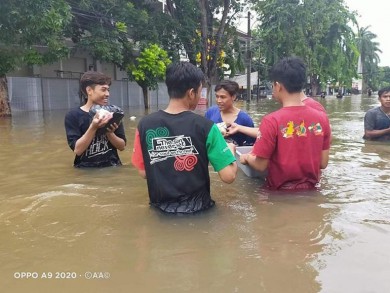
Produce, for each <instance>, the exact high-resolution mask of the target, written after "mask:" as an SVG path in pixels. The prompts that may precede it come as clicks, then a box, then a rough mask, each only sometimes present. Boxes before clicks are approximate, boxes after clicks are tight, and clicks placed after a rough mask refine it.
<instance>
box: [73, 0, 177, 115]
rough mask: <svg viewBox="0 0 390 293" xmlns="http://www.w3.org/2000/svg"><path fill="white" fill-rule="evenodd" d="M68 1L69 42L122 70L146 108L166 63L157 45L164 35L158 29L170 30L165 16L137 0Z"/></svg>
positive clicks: (168, 61) (161, 76)
mask: <svg viewBox="0 0 390 293" xmlns="http://www.w3.org/2000/svg"><path fill="white" fill-rule="evenodd" d="M68 1H69V2H71V3H72V12H73V14H74V15H75V18H74V19H73V23H72V29H71V30H70V31H69V36H70V37H71V38H72V40H73V42H74V43H75V44H76V46H77V47H80V48H83V49H84V50H86V51H87V52H89V54H91V55H92V56H93V58H94V59H96V60H100V61H105V62H110V63H114V64H116V65H117V66H118V67H119V68H120V69H122V70H125V71H126V72H127V75H128V77H129V79H130V80H134V81H136V82H137V83H138V85H139V86H140V87H141V88H142V91H143V95H144V107H145V109H148V108H149V103H148V90H149V89H155V88H156V86H157V82H158V81H160V80H161V79H163V77H164V76H165V69H166V66H167V65H168V64H169V63H170V60H169V58H168V54H167V52H166V51H165V50H163V49H162V48H161V47H160V46H159V45H158V44H157V43H158V42H159V41H160V40H161V39H162V36H161V35H160V34H159V33H160V32H164V31H163V30H160V27H168V28H169V27H172V26H171V25H168V23H167V17H164V16H163V15H162V11H161V12H156V11H155V10H154V9H153V7H152V6H151V5H148V3H146V2H145V1H140V0H137V1H132V2H130V1H127V0H111V1H94V0H86V1H82V2H80V3H75V2H73V1H71V0H68ZM149 3H150V4H153V3H152V2H149ZM151 15H153V17H151ZM161 22H165V25H162V23H161ZM163 35H164V36H165V35H166V33H164V34H163ZM165 40H166V39H165ZM168 44H169V43H168ZM139 53H140V55H139V56H138V54H139Z"/></svg>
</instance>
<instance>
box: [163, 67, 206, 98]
mask: <svg viewBox="0 0 390 293" xmlns="http://www.w3.org/2000/svg"><path fill="white" fill-rule="evenodd" d="M204 80H205V76H204V74H203V72H202V70H201V69H200V68H198V67H196V66H195V65H193V64H191V63H189V62H178V63H172V64H170V65H169V66H168V67H167V70H166V77H165V84H166V85H167V89H168V95H169V98H176V99H178V98H183V97H184V95H185V94H186V92H187V91H188V90H189V89H195V90H196V89H198V88H199V86H200V85H201V84H202V83H203V82H204Z"/></svg>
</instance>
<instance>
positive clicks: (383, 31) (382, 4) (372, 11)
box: [344, 0, 390, 66]
mask: <svg viewBox="0 0 390 293" xmlns="http://www.w3.org/2000/svg"><path fill="white" fill-rule="evenodd" d="M344 2H345V3H346V5H347V6H348V7H349V8H351V10H357V11H358V13H359V15H360V16H359V17H358V23H359V26H360V27H366V26H371V27H370V28H369V30H370V31H371V32H373V33H374V34H376V35H377V36H378V37H377V39H376V41H377V42H378V43H379V49H381V51H382V53H378V55H379V57H380V59H381V61H380V63H379V65H380V66H390V33H389V28H390V17H389V10H388V8H387V6H388V4H387V3H389V2H388V0H344Z"/></svg>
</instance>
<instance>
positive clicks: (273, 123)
mask: <svg viewBox="0 0 390 293" xmlns="http://www.w3.org/2000/svg"><path fill="white" fill-rule="evenodd" d="M270 78H271V80H272V81H273V92H272V96H273V98H274V99H276V100H277V101H279V102H280V103H281V104H282V108H281V109H279V110H277V111H275V112H272V113H270V114H268V115H266V116H264V117H263V119H262V121H261V123H260V127H259V131H258V136H257V139H256V142H255V144H254V146H253V149H252V151H251V153H249V154H243V155H241V156H240V162H241V163H242V164H248V165H250V166H251V167H253V168H254V169H256V170H258V171H265V170H268V175H267V178H266V185H267V187H268V188H270V189H287V190H302V189H314V188H317V187H319V181H320V175H321V169H324V168H326V167H327V165H328V161H329V148H330V138H331V130H330V125H329V120H328V117H327V116H326V114H324V113H323V112H320V111H317V110H315V109H313V108H311V107H309V106H307V105H305V104H304V103H303V102H302V95H304V93H303V87H304V85H305V83H306V65H305V64H304V63H303V61H302V60H301V59H300V58H297V57H289V58H284V59H282V60H280V61H279V62H277V63H276V64H275V65H274V66H273V68H272V70H271V73H270Z"/></svg>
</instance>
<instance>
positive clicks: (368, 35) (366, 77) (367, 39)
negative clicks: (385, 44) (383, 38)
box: [356, 26, 382, 93]
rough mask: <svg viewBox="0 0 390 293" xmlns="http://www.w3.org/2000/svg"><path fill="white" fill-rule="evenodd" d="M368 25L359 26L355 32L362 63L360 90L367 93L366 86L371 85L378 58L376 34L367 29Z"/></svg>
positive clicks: (376, 69)
mask: <svg viewBox="0 0 390 293" xmlns="http://www.w3.org/2000/svg"><path fill="white" fill-rule="evenodd" d="M369 28H370V26H367V27H362V28H359V30H358V33H357V39H356V41H357V47H358V50H359V53H360V57H359V58H360V61H361V65H362V68H361V69H362V72H361V74H362V92H363V93H367V87H368V86H370V87H371V88H372V87H373V85H372V82H373V78H374V76H373V75H374V74H376V72H377V71H378V69H379V67H378V63H379V61H380V58H379V56H378V52H382V51H381V50H380V49H379V43H378V42H375V41H374V39H376V37H377V36H376V34H374V33H372V32H371V31H369Z"/></svg>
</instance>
